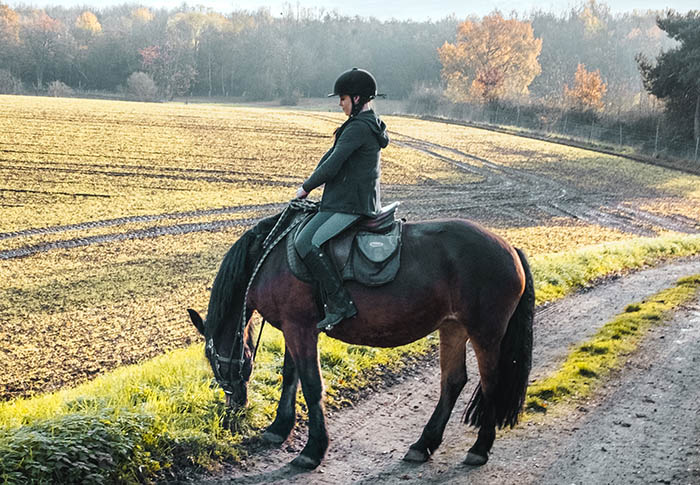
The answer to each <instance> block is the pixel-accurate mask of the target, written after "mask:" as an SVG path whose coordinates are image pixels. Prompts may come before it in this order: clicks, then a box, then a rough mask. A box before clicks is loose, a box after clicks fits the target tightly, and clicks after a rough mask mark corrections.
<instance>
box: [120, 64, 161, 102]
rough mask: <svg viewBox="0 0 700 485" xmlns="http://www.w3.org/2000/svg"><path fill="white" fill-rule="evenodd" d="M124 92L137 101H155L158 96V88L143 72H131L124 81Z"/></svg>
mask: <svg viewBox="0 0 700 485" xmlns="http://www.w3.org/2000/svg"><path fill="white" fill-rule="evenodd" d="M126 91H127V93H128V94H129V96H131V97H132V98H134V99H136V100H138V101H155V100H156V99H157V96H158V86H156V83H155V81H154V80H153V79H152V78H151V76H149V75H148V74H146V73H145V72H138V71H137V72H133V73H131V76H129V79H127V80H126Z"/></svg>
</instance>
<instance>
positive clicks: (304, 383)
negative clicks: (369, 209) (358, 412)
mask: <svg viewBox="0 0 700 485" xmlns="http://www.w3.org/2000/svg"><path fill="white" fill-rule="evenodd" d="M278 221H279V214H278V215H277V216H273V217H270V218H267V219H263V220H262V221H260V222H259V223H258V224H257V225H256V226H255V227H253V228H252V229H250V230H248V231H246V232H245V233H244V234H243V235H242V236H241V237H240V238H239V239H238V240H237V241H236V242H235V243H234V244H233V246H232V247H231V248H230V250H229V251H228V252H227V254H226V256H225V257H224V259H223V261H222V263H221V266H220V268H219V271H218V274H217V276H216V278H215V280H214V284H213V285H212V289H211V295H210V300H209V306H208V310H207V317H206V321H203V320H202V317H201V316H200V315H199V314H198V313H197V312H196V311H195V310H192V309H188V312H189V315H190V318H191V320H192V323H193V324H194V325H195V326H196V327H197V329H198V330H199V331H200V333H202V335H204V337H205V339H206V345H205V349H206V350H205V352H206V355H207V357H208V359H209V361H210V363H211V366H212V370H213V372H214V375H215V377H216V379H217V381H218V383H219V385H221V387H222V388H223V389H224V391H225V393H226V404H227V406H229V407H231V408H239V407H241V406H245V405H246V404H247V384H248V381H249V380H250V377H251V373H252V371H253V361H254V353H255V350H256V346H255V342H254V340H255V339H254V335H253V333H254V328H253V327H254V326H255V325H253V324H252V321H253V320H252V319H251V317H252V314H253V311H254V310H257V312H258V313H259V314H260V315H261V316H262V317H263V319H264V321H265V320H266V321H268V322H270V324H271V325H272V326H274V327H275V328H276V329H278V330H280V331H281V332H282V334H283V336H284V342H285V352H284V367H283V370H282V393H281V397H280V400H279V403H278V406H277V412H276V416H275V419H274V420H273V422H272V423H271V424H270V425H269V427H268V428H267V429H266V430H265V431H264V433H263V434H262V439H263V440H264V441H266V442H268V443H270V444H274V445H281V444H282V443H283V442H285V441H286V439H287V438H288V436H289V435H290V433H291V431H292V429H293V428H294V426H295V419H296V409H295V406H296V405H295V401H296V396H297V388H298V383H299V381H301V387H302V392H303V395H304V399H305V401H306V404H307V408H308V439H307V442H306V445H305V446H304V448H303V450H302V451H301V453H300V454H299V455H298V456H297V457H296V458H294V460H293V461H292V462H291V464H292V465H294V466H296V467H301V468H304V469H314V468H316V467H317V466H318V465H319V464H320V463H321V461H322V459H323V457H324V456H325V454H326V451H327V449H328V445H329V437H328V432H327V430H326V423H325V417H324V407H323V381H322V377H321V370H320V365H319V353H318V348H317V345H318V335H319V333H320V330H318V329H317V328H316V324H317V322H318V321H320V320H321V319H322V317H323V315H322V311H321V309H320V308H319V306H318V304H317V298H316V297H315V295H314V289H313V285H312V284H309V283H305V282H303V281H301V280H299V279H297V278H296V277H295V276H294V274H293V273H292V272H291V271H290V268H289V265H288V261H287V253H286V251H285V248H284V246H285V244H277V245H276V246H274V247H273V248H271V250H269V251H268V253H267V254H266V255H265V256H266V258H263V259H264V262H262V264H261V265H260V264H258V265H257V266H256V262H259V261H260V257H261V255H262V253H263V248H264V246H265V245H264V244H263V243H264V242H265V240H266V239H269V233H270V231H271V229H270V228H271V227H272V226H273V225H276V223H277V222H278ZM287 237H291V235H290V236H287ZM401 251H402V252H401V266H400V269H399V270H398V273H397V274H396V277H395V279H394V280H393V281H391V282H390V283H387V284H385V285H383V286H378V287H367V286H363V285H360V284H358V283H355V282H352V281H348V282H346V288H347V290H348V292H349V293H350V295H351V297H352V299H353V301H354V302H355V305H356V307H357V310H358V313H357V315H356V316H355V317H353V318H350V319H346V320H344V321H342V322H341V323H340V324H338V325H336V326H335V327H333V328H332V329H331V330H329V331H328V332H327V333H328V335H329V336H330V337H332V338H335V339H339V340H341V341H343V342H347V343H350V344H357V345H367V346H373V347H396V346H400V345H405V344H408V343H410V342H413V341H415V340H418V339H420V338H423V337H425V336H427V335H429V334H431V333H432V332H434V331H436V330H437V331H438V333H439V338H440V344H439V362H440V372H441V376H440V397H439V400H438V403H437V405H436V407H435V410H434V412H433V414H432V416H431V417H430V419H429V421H428V423H427V424H426V425H425V427H424V429H423V432H422V434H421V435H420V437H419V439H418V440H417V441H416V442H415V443H413V444H412V445H410V447H409V449H408V451H407V453H406V455H405V456H404V460H406V461H410V462H425V461H427V460H428V459H429V458H430V455H431V454H432V453H434V452H435V450H436V449H437V448H438V446H439V445H440V443H441V442H442V439H443V432H444V429H445V426H446V424H447V421H448V419H449V417H450V414H451V413H452V410H453V408H454V405H455V402H456V400H457V398H458V396H459V394H460V393H461V391H462V389H463V388H464V386H465V384H466V383H467V369H466V344H467V341H470V343H471V346H472V348H473V350H474V353H475V355H476V359H477V365H478V370H479V377H480V379H479V383H478V385H477V386H476V389H475V390H474V393H473V395H472V397H471V399H470V402H469V404H468V406H467V409H466V411H465V414H464V418H463V419H464V422H465V423H467V424H470V425H472V426H475V427H477V428H478V429H479V431H478V436H477V439H476V442H475V443H474V444H473V446H472V447H471V448H470V449H469V450H468V452H467V455H466V458H465V459H464V463H466V464H467V465H472V466H478V465H483V464H484V463H486V462H487V460H488V456H489V451H490V450H491V448H492V446H493V443H494V440H495V436H496V427H498V428H503V427H507V426H510V427H513V426H515V425H516V423H517V421H518V416H519V414H520V412H521V411H522V408H523V404H524V401H525V393H526V389H527V384H528V377H529V373H530V368H531V365H532V323H533V316H534V302H535V298H534V286H533V281H532V274H531V271H530V267H529V265H528V262H527V259H526V257H525V254H524V253H523V252H522V251H521V250H520V249H517V248H514V247H513V246H511V245H510V244H509V243H508V242H506V241H505V240H504V239H503V238H501V237H499V236H498V235H496V234H494V233H492V232H490V231H489V230H487V229H485V228H483V227H481V226H479V225H477V224H475V223H473V222H470V221H468V220H465V219H441V220H430V221H417V222H405V223H404V224H403V235H402V247H401Z"/></svg>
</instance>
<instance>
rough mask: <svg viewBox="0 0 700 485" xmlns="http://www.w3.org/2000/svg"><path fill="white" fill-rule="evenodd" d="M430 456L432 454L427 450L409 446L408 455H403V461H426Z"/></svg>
mask: <svg viewBox="0 0 700 485" xmlns="http://www.w3.org/2000/svg"><path fill="white" fill-rule="evenodd" d="M428 458H430V455H428V453H427V452H426V451H421V450H416V449H415V448H409V449H408V453H406V456H404V457H403V461H410V462H411V463H425V462H426V461H428Z"/></svg>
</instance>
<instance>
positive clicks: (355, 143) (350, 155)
mask: <svg viewBox="0 0 700 485" xmlns="http://www.w3.org/2000/svg"><path fill="white" fill-rule="evenodd" d="M388 144H389V137H388V136H387V134H386V125H385V124H384V122H383V121H382V120H380V119H379V117H377V115H376V114H374V111H372V110H368V111H363V112H361V113H359V114H357V115H356V116H353V117H352V118H349V119H348V120H347V121H346V122H345V123H344V124H343V125H342V126H341V127H340V128H338V131H337V132H336V138H335V143H334V144H333V147H332V148H331V149H330V150H328V152H327V153H326V154H325V155H324V156H323V158H321V161H320V162H319V164H318V166H317V167H316V170H314V172H313V173H312V174H311V175H310V176H309V178H308V179H306V181H305V182H304V183H303V184H302V187H303V188H304V190H305V191H307V192H311V191H312V190H313V189H315V188H316V187H319V186H321V185H323V184H325V187H324V189H323V197H322V198H321V210H322V211H327V212H345V213H349V214H362V215H366V216H370V217H371V216H374V215H375V214H376V213H377V212H379V210H380V209H381V201H380V196H379V176H380V173H381V169H380V166H379V161H380V158H381V157H380V150H381V149H382V148H384V147H386V146H387V145H388Z"/></svg>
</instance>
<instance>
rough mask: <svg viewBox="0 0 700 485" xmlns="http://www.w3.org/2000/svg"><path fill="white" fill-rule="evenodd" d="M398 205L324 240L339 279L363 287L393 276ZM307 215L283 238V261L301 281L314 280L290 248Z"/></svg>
mask: <svg viewBox="0 0 700 485" xmlns="http://www.w3.org/2000/svg"><path fill="white" fill-rule="evenodd" d="M398 206H399V202H394V203H392V204H390V205H388V206H386V207H384V208H383V209H382V210H381V211H380V212H379V213H378V214H377V215H376V217H371V218H370V217H366V218H363V219H360V220H359V221H358V222H356V223H355V224H353V225H352V226H351V227H349V228H348V229H346V230H345V231H343V232H342V233H340V234H339V235H338V236H336V237H334V238H333V239H331V240H330V241H328V242H327V243H326V245H325V247H324V250H325V251H326V253H327V254H328V255H329V256H330V258H331V259H332V260H333V262H334V263H335V265H336V268H338V271H339V273H340V274H341V275H342V277H343V280H346V281H349V280H352V281H357V282H358V283H361V284H363V285H366V286H379V285H383V284H386V283H389V282H390V281H393V279H394V278H395V276H396V273H397V272H398V270H399V266H400V254H401V232H402V222H403V221H402V220H396V218H395V213H396V208H397V207H398ZM312 216H313V214H309V215H308V216H307V217H306V219H305V220H304V221H303V222H302V223H301V224H299V226H298V227H297V228H296V229H295V230H294V231H292V232H291V233H290V234H289V235H288V236H287V261H288V264H289V268H290V270H291V271H292V273H293V274H294V275H295V276H296V277H297V278H299V279H300V280H302V281H305V282H307V283H311V282H313V281H314V279H313V277H312V276H311V273H309V270H308V269H307V268H306V265H305V264H304V262H303V261H302V260H301V257H300V256H299V254H298V253H297V251H296V248H295V246H294V239H295V238H296V235H297V234H298V232H299V231H301V230H302V229H303V228H304V226H305V225H306V223H307V222H308V220H309V219H310V218H311V217H312Z"/></svg>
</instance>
